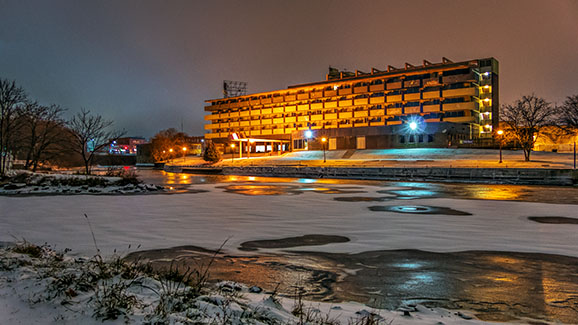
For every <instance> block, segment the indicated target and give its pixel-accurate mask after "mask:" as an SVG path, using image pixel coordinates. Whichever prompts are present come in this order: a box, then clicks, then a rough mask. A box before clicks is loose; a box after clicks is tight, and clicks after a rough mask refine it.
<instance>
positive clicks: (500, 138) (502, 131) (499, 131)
mask: <svg viewBox="0 0 578 325" xmlns="http://www.w3.org/2000/svg"><path fill="white" fill-rule="evenodd" d="M496 133H497V134H498V137H499V141H500V162H499V163H500V164H501V163H502V135H503V134H504V130H498V132H496Z"/></svg>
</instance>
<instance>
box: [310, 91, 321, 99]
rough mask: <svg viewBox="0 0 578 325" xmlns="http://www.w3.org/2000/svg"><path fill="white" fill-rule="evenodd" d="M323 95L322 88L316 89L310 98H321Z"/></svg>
mask: <svg viewBox="0 0 578 325" xmlns="http://www.w3.org/2000/svg"><path fill="white" fill-rule="evenodd" d="M321 97H323V90H317V91H314V92H312V93H311V98H321Z"/></svg>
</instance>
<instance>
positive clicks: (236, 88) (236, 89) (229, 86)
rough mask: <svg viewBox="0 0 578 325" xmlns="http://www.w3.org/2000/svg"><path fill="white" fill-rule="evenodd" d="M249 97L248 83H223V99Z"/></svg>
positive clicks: (226, 81) (227, 81)
mask: <svg viewBox="0 0 578 325" xmlns="http://www.w3.org/2000/svg"><path fill="white" fill-rule="evenodd" d="M244 95H247V83H246V82H245V81H231V80H224V81H223V97H224V98H228V97H237V96H244Z"/></svg>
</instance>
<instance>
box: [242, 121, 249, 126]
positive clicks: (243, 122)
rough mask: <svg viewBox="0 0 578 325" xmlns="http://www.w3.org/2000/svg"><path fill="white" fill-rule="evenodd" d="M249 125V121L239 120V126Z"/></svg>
mask: <svg viewBox="0 0 578 325" xmlns="http://www.w3.org/2000/svg"><path fill="white" fill-rule="evenodd" d="M249 125H251V121H241V122H239V126H249Z"/></svg>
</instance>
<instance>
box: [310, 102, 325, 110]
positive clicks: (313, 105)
mask: <svg viewBox="0 0 578 325" xmlns="http://www.w3.org/2000/svg"><path fill="white" fill-rule="evenodd" d="M322 108H323V103H313V104H311V109H322Z"/></svg>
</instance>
